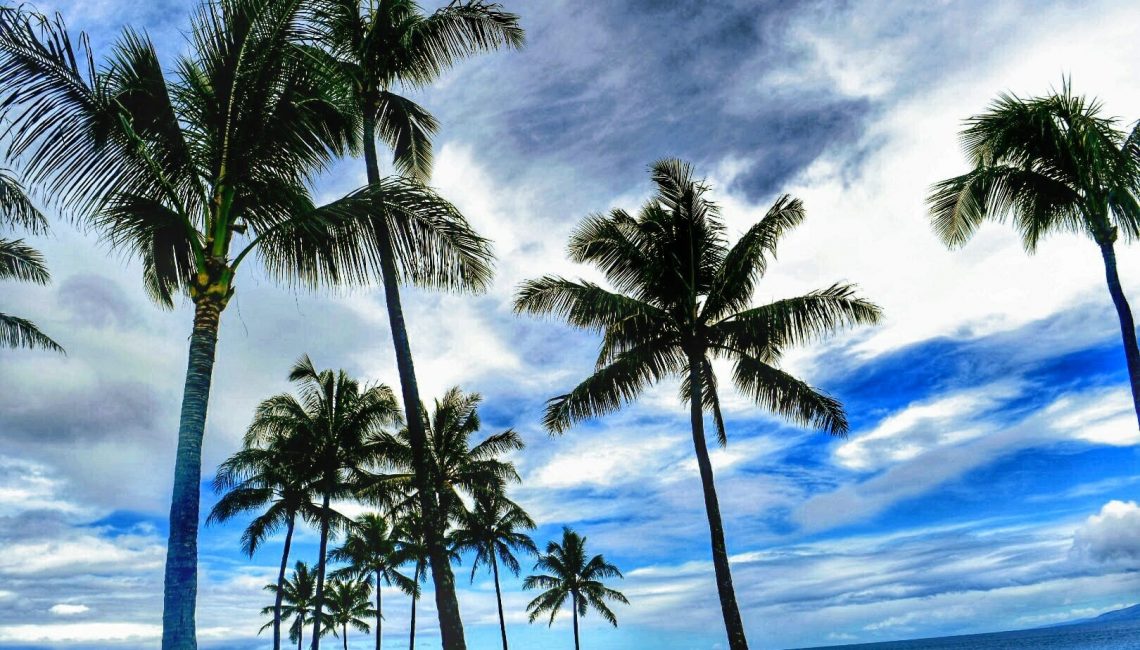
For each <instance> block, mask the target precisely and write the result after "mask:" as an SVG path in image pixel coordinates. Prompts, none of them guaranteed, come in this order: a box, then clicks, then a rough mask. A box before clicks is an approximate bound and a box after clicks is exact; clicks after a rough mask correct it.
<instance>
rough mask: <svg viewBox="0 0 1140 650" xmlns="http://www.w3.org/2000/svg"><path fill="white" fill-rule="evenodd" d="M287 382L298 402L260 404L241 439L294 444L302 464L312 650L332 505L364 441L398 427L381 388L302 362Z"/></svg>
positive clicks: (335, 517) (349, 479) (359, 460)
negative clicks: (313, 546)
mask: <svg viewBox="0 0 1140 650" xmlns="http://www.w3.org/2000/svg"><path fill="white" fill-rule="evenodd" d="M289 380H290V381H292V382H294V383H295V384H296V385H297V390H298V393H299V395H300V397H299V398H298V397H294V396H293V395H290V394H288V393H284V394H281V395H277V396H275V397H271V398H269V399H267V400H265V401H264V402H262V403H261V404H260V405H259V406H258V408H257V413H256V415H255V416H254V421H253V424H251V425H250V428H249V431H248V432H247V433H246V444H247V445H255V444H258V443H262V442H264V441H267V440H273V439H281V438H291V439H293V440H295V441H296V443H295V444H296V447H295V449H296V450H297V454H298V458H301V459H304V466H303V467H302V468H301V469H300V473H301V475H303V476H305V477H306V481H308V482H311V485H312V489H313V490H314V492H315V493H316V494H318V495H319V496H320V499H321V503H320V506H319V509H318V511H317V519H318V523H319V526H320V550H319V551H318V556H317V558H318V559H317V580H316V593H315V595H314V602H315V613H314V615H313V618H312V621H313V633H312V639H313V641H312V647H313V649H314V650H317V649H318V648H320V639H321V626H322V625H323V617H322V611H323V605H324V582H325V569H326V565H327V561H326V560H327V557H328V540H329V533H330V530H331V529H332V528H333V527H334V526H337V525H338V523H340V522H341V520H342V516H341V515H339V514H338V513H337V512H336V511H335V510H333V509H332V507H331V504H332V501H333V500H334V499H339V498H346V497H351V496H352V495H353V494H354V490H355V487H356V481H357V480H358V478H359V477H358V475H359V472H360V470H361V469H362V466H363V465H365V464H366V463H367V462H368V459H367V454H366V444H365V441H366V440H367V439H369V438H371V437H374V436H376V435H379V433H380V432H381V430H382V429H383V427H385V426H390V425H396V424H398V423H399V422H400V411H399V406H398V405H397V403H396V398H395V396H394V395H393V393H392V390H391V389H390V388H388V387H387V386H384V385H361V384H360V383H359V382H358V381H356V380H355V379H352V378H351V377H349V376H348V375H347V373H345V372H344V371H343V370H341V371H340V372H336V373H334V372H333V371H331V370H321V371H318V370H317V369H316V367H314V366H313V362H312V361H311V360H310V359H309V358H308V357H307V356H305V357H302V358H301V359H300V360H299V361H298V362H297V363H296V364H295V365H294V366H293V369H292V371H291V372H290V373H289Z"/></svg>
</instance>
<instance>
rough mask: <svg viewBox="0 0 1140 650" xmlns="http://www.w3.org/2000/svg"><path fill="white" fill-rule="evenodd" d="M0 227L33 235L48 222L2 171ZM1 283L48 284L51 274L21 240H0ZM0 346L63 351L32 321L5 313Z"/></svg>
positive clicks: (0, 320)
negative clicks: (11, 228) (9, 281)
mask: <svg viewBox="0 0 1140 650" xmlns="http://www.w3.org/2000/svg"><path fill="white" fill-rule="evenodd" d="M0 226H7V227H15V228H24V229H26V230H27V231H29V232H31V233H32V234H41V233H44V232H46V231H47V219H44V216H43V215H42V214H41V213H40V211H39V210H38V209H36V206H35V205H33V204H32V202H31V201H30V200H28V197H27V195H26V194H25V193H24V188H23V186H22V185H20V182H19V181H17V180H16V179H15V178H13V177H12V176H10V175H9V174H8V173H7V172H5V171H3V170H0ZM0 280H19V281H22V282H34V283H36V284H47V283H48V282H50V281H51V275H50V274H49V273H48V270H47V265H46V264H44V258H43V256H42V255H40V252H39V251H37V250H36V249H34V248H32V247H31V246H28V245H27V244H26V243H24V240H22V239H7V238H4V237H0ZM0 346H3V347H8V348H44V349H47V350H52V351H54V352H60V353H62V352H63V348H62V347H60V345H59V344H58V343H56V342H55V341H54V340H52V338H51V337H50V336H48V335H47V334H44V333H43V332H41V331H40V329H39V328H38V327H36V325H35V323H33V322H32V321H30V320H28V319H26V318H20V317H18V316H9V315H8V314H4V313H0Z"/></svg>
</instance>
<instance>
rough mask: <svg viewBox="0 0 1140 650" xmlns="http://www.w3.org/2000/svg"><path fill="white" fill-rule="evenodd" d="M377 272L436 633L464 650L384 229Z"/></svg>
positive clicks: (370, 164) (372, 167)
mask: <svg viewBox="0 0 1140 650" xmlns="http://www.w3.org/2000/svg"><path fill="white" fill-rule="evenodd" d="M372 115H373V112H371V111H370V110H369V107H368V106H365V107H364V162H365V167H366V168H367V173H368V182H369V184H372V183H378V182H379V181H380V166H379V164H378V163H377V161H376V124H375V121H374V120H373V118H372ZM378 230H379V233H378V235H379V236H378V238H377V239H378V241H377V243H378V244H379V246H380V270H381V275H382V276H383V280H384V298H385V301H386V304H387V307H388V324H389V326H390V327H391V329H392V346H393V347H394V348H395V351H396V368H397V370H398V371H399V374H400V392H401V396H402V397H403V400H404V413H405V416H406V420H407V425H408V437H409V438H410V441H411V446H412V464H413V465H414V468H413V469H414V470H415V482H416V490H417V491H418V492H419V495H420V508H421V509H422V511H423V517H424V521H425V522H426V523H427V526H426V528H427V531H426V533H425V538H426V539H425V541H426V542H427V551H428V559H429V561H430V564H431V576H432V582H433V583H434V585H435V606H436V610H437V611H438V612H439V633H440V637H441V640H442V641H443V648H444V650H466V649H467V644H466V641H465V640H464V638H463V621H462V619H461V618H460V615H459V600H458V598H457V597H456V595H455V576H454V575H453V574H452V572H451V559H450V558H449V557H448V555H447V549H446V548H445V547H444V542H443V533H444V524H443V522H442V521H440V516H439V513H436V512H435V508H434V506H433V504H432V503H431V498H430V495H431V491H430V486H429V485H428V477H427V453H426V445H427V437H426V435H425V433H424V425H423V416H422V415H421V413H420V395H419V386H418V385H417V383H416V371H415V367H414V365H413V363H412V347H411V343H410V341H409V340H408V328H407V325H406V324H405V323H404V308H403V307H402V306H401V304H400V286H399V284H398V281H397V275H396V258H395V252H394V248H393V246H392V235H391V232H389V230H388V228H386V227H381V228H379V229H378Z"/></svg>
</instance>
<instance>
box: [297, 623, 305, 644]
mask: <svg viewBox="0 0 1140 650" xmlns="http://www.w3.org/2000/svg"><path fill="white" fill-rule="evenodd" d="M304 643H305V617H304V616H302V617H301V624H300V625H298V626H297V650H301V648H302V647H303V644H304Z"/></svg>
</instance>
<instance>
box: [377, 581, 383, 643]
mask: <svg viewBox="0 0 1140 650" xmlns="http://www.w3.org/2000/svg"><path fill="white" fill-rule="evenodd" d="M383 620H384V617H383V616H382V615H381V614H380V572H379V571H377V572H376V650H380V626H381V625H382V621H383Z"/></svg>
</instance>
